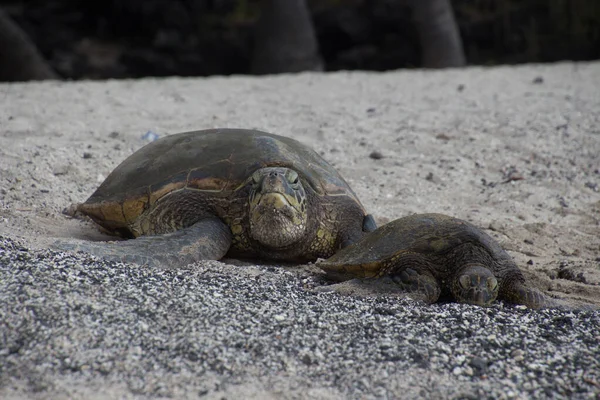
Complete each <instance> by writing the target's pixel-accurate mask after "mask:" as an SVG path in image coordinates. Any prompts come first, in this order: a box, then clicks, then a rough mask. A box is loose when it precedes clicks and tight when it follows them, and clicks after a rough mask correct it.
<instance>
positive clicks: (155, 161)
mask: <svg viewBox="0 0 600 400" xmlns="http://www.w3.org/2000/svg"><path fill="white" fill-rule="evenodd" d="M275 166H280V167H290V168H293V169H294V170H295V171H296V172H297V173H298V174H299V175H300V177H301V178H303V182H304V184H305V185H306V184H308V185H309V186H310V188H312V190H313V191H314V192H315V193H316V194H317V195H319V196H349V197H351V198H352V199H353V200H354V201H355V202H356V203H357V204H360V202H359V201H358V199H357V197H356V195H355V194H354V192H353V191H352V190H351V189H350V187H349V186H348V184H347V183H346V182H345V181H344V179H343V178H342V177H341V176H340V174H339V173H338V172H337V171H336V170H335V169H334V168H333V167H332V166H331V165H330V164H329V163H327V162H326V161H325V160H324V159H323V158H321V157H320V156H319V155H318V154H317V153H316V152H315V151H313V150H312V149H311V148H309V147H307V146H305V145H303V144H302V143H300V142H298V141H296V140H294V139H291V138H288V137H284V136H279V135H275V134H271V133H267V132H261V131H257V130H246V129H210V130H202V131H193V132H184V133H178V134H173V135H169V136H165V137H163V138H160V139H158V140H156V141H154V142H152V143H149V144H147V145H146V146H144V147H142V148H141V149H139V150H138V151H136V152H135V153H133V154H132V155H131V156H129V157H128V158H127V159H125V160H124V161H123V162H122V163H121V164H120V165H119V166H117V167H116V168H115V169H114V170H113V171H112V172H111V173H110V174H109V175H108V177H107V178H106V180H104V182H103V183H102V184H101V185H100V186H99V187H98V189H97V190H96V191H95V192H94V193H93V194H92V195H91V196H90V197H89V198H88V199H87V200H86V201H85V203H82V204H80V205H79V207H78V211H80V212H82V213H83V214H86V215H89V216H90V217H91V218H92V219H94V220H95V221H96V222H98V223H99V224H100V225H103V226H104V227H105V228H107V229H109V230H111V229H117V228H119V227H122V226H125V225H127V224H129V223H132V222H133V221H134V220H135V219H136V218H137V217H139V215H140V214H142V212H143V211H144V210H146V209H147V208H148V207H150V206H152V205H153V204H154V203H155V202H156V201H157V200H159V199H160V198H161V197H163V196H164V195H166V194H168V193H170V192H172V191H174V190H178V189H181V188H184V187H187V188H191V189H196V190H200V191H205V192H207V193H209V197H210V196H212V197H221V198H227V197H228V196H231V194H232V193H233V192H234V191H235V190H236V189H237V188H239V187H240V186H241V185H242V184H243V183H244V182H245V181H246V180H247V179H249V177H250V176H251V175H252V173H253V172H254V171H256V170H257V169H259V168H262V167H275ZM361 208H362V206H361Z"/></svg>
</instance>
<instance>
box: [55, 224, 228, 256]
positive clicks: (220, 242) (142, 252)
mask: <svg viewBox="0 0 600 400" xmlns="http://www.w3.org/2000/svg"><path fill="white" fill-rule="evenodd" d="M231 240H232V235H231V231H230V229H229V227H228V226H227V225H226V224H225V223H224V222H223V221H221V220H220V219H218V218H206V219H203V220H201V221H199V222H197V223H195V224H194V225H192V226H190V227H188V228H185V229H181V230H178V231H175V232H172V233H167V234H163V235H155V236H142V237H139V238H137V239H135V240H125V241H119V242H108V243H107V242H82V243H71V242H66V241H57V242H55V243H54V244H53V245H52V246H51V247H52V248H53V249H56V250H63V251H83V252H85V253H90V254H93V255H95V256H98V257H100V258H102V259H105V260H110V261H122V262H127V263H135V264H139V265H148V266H152V267H156V266H163V267H182V266H185V265H187V264H190V263H193V262H196V261H199V260H220V259H221V258H223V256H225V254H226V253H227V251H228V250H229V247H230V246H231Z"/></svg>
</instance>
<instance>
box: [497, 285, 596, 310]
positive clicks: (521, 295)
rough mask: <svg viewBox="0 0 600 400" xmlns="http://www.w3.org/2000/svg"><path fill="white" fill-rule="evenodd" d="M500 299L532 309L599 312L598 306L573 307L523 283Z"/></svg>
mask: <svg viewBox="0 0 600 400" xmlns="http://www.w3.org/2000/svg"><path fill="white" fill-rule="evenodd" d="M500 297H501V298H502V299H503V300H506V301H507V302H509V303H513V304H520V305H524V306H526V307H529V308H532V309H540V308H556V309H559V310H565V311H572V310H598V307H597V306H594V305H591V304H589V305H586V304H578V305H573V304H569V303H568V302H566V301H564V300H560V299H554V298H552V297H550V296H548V295H546V294H544V293H542V292H541V291H539V290H537V289H535V288H532V287H529V286H527V285H525V284H522V283H515V284H513V285H512V286H507V287H506V289H505V290H504V291H503V292H502V293H501V295H500Z"/></svg>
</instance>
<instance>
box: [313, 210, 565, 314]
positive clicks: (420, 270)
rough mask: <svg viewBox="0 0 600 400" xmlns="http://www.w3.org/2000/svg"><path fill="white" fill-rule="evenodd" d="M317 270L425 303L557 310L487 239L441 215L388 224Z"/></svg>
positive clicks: (484, 234)
mask: <svg viewBox="0 0 600 400" xmlns="http://www.w3.org/2000/svg"><path fill="white" fill-rule="evenodd" d="M317 265H318V266H319V267H320V268H321V269H322V270H324V271H325V272H326V273H327V275H328V276H329V277H331V278H333V279H336V280H350V279H352V278H360V279H364V278H366V280H367V281H369V280H370V281H377V280H379V279H381V280H387V281H391V282H393V286H397V287H398V288H399V289H400V290H402V291H405V292H407V293H408V294H409V296H410V297H413V298H416V299H419V300H423V301H425V302H427V303H433V302H436V301H437V300H438V299H439V298H440V295H441V296H444V297H446V296H449V297H450V298H453V299H454V300H456V301H459V302H464V303H470V304H477V305H481V306H487V305H490V304H492V303H493V302H494V301H495V300H496V299H497V298H498V299H502V300H505V301H507V302H509V303H515V304H522V305H525V306H528V307H530V308H542V307H559V306H562V304H561V303H559V302H558V301H557V300H554V299H552V298H550V297H548V296H546V295H545V294H543V293H542V292H540V291H538V290H537V289H535V288H533V287H530V286H528V285H527V284H526V282H525V278H524V277H523V274H522V272H521V271H520V270H519V268H518V267H517V265H516V264H515V262H514V261H513V259H512V258H511V257H510V255H508V253H506V251H504V250H503V249H502V248H501V247H500V245H499V244H498V243H497V242H496V241H495V240H494V239H493V238H491V237H490V236H489V235H487V234H486V233H484V232H483V231H481V230H480V229H478V228H477V227H475V226H474V225H472V224H470V223H468V222H466V221H463V220H460V219H457V218H453V217H450V216H447V215H443V214H414V215H410V216H408V217H404V218H400V219H397V220H394V221H392V222H390V223H388V224H386V225H383V226H381V227H379V228H378V229H377V230H375V231H373V232H371V233H369V234H367V235H365V236H364V237H363V238H362V239H360V240H359V241H358V242H356V243H354V244H353V245H351V246H348V247H346V248H344V249H342V250H340V251H338V252H337V253H336V254H334V255H333V256H332V257H330V258H329V259H327V260H324V261H322V262H320V263H318V264H317Z"/></svg>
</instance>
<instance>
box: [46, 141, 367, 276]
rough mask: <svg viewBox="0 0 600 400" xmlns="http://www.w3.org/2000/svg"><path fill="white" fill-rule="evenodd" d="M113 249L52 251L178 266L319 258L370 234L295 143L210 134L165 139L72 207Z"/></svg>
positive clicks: (335, 184) (315, 158)
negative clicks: (231, 260)
mask: <svg viewBox="0 0 600 400" xmlns="http://www.w3.org/2000/svg"><path fill="white" fill-rule="evenodd" d="M75 209H76V213H77V214H83V215H85V216H88V217H90V218H91V219H92V220H94V221H95V222H96V223H97V224H98V225H100V226H101V227H102V228H103V229H104V230H105V231H106V232H107V233H109V234H114V235H119V236H122V237H125V238H136V239H135V240H128V241H122V242H116V243H100V244H99V243H90V242H87V243H83V244H80V245H69V244H66V243H58V244H57V245H56V246H55V247H58V248H60V249H63V250H65V249H67V250H82V251H86V252H89V253H93V254H95V255H98V256H101V257H103V258H110V259H117V260H122V261H129V262H135V263H139V264H165V263H166V264H169V265H185V264H188V263H190V262H194V261H196V260H202V259H214V260H218V259H221V258H222V257H224V256H225V255H226V254H227V255H228V256H230V257H243V258H246V257H259V258H264V259H272V260H287V261H298V262H301V261H311V260H315V259H317V258H319V257H329V256H330V255H332V254H333V253H334V252H335V251H336V250H338V249H339V248H341V247H344V246H347V245H349V244H351V243H353V242H354V241H356V240H358V239H359V238H360V237H362V235H363V234H364V232H367V231H372V230H374V229H375V228H376V226H375V222H374V220H373V218H372V217H371V216H370V215H367V214H366V212H365V210H364V208H363V206H362V205H361V203H360V201H359V200H358V198H357V197H356V195H355V194H354V192H353V191H352V189H350V187H349V186H348V184H347V183H346V182H345V181H344V179H343V178H342V177H341V176H340V175H339V174H338V172H337V171H336V170H335V169H334V168H333V167H332V166H331V165H329V164H328V163H327V162H326V161H325V160H324V159H322V158H321V157H320V156H319V155H318V154H317V153H316V152H314V151H313V150H312V149H310V148H309V147H307V146H305V145H303V144H301V143H300V142H298V141H296V140H293V139H290V138H287V137H283V136H278V135H274V134H270V133H266V132H261V131H256V130H245V129H211V130H204V131H195V132H185V133H179V134H174V135H170V136H166V137H164V138H161V139H159V140H156V141H155V142H152V143H150V144H148V145H146V146H144V147H143V148H141V149H140V150H138V151H137V152H135V153H134V154H132V155H131V156H130V157H129V158H127V159H126V160H125V161H123V162H122V163H121V164H120V165H119V166H118V167H117V168H115V170H114V171H113V172H112V173H111V174H110V175H109V176H108V177H107V178H106V180H105V181H104V182H103V183H102V184H101V185H100V187H98V189H97V190H96V191H95V192H94V193H93V194H92V195H91V196H90V198H89V199H88V200H87V201H86V202H84V203H82V204H79V205H76V206H75Z"/></svg>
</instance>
